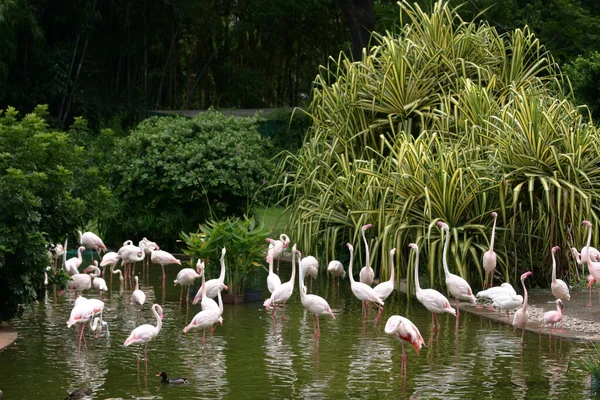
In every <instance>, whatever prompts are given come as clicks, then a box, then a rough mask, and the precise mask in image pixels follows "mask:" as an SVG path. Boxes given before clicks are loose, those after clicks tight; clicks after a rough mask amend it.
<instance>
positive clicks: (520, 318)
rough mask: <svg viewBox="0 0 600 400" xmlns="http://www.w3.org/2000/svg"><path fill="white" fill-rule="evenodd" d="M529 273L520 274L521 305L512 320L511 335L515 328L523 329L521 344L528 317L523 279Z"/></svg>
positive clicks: (525, 288) (529, 273)
mask: <svg viewBox="0 0 600 400" xmlns="http://www.w3.org/2000/svg"><path fill="white" fill-rule="evenodd" d="M530 275H532V273H531V271H527V272H525V273H524V274H523V275H521V285H523V306H522V307H521V308H519V309H518V310H517V311H515V315H514V316H513V322H512V325H513V326H514V329H513V335H514V334H515V333H516V331H517V328H520V329H522V331H523V332H521V344H523V337H524V335H525V327H526V326H527V318H528V317H529V313H528V312H527V287H525V279H527V277H528V276H530Z"/></svg>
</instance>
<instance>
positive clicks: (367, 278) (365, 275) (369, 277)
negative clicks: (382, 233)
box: [359, 224, 375, 286]
mask: <svg viewBox="0 0 600 400" xmlns="http://www.w3.org/2000/svg"><path fill="white" fill-rule="evenodd" d="M372 227H373V225H371V224H366V225H363V227H362V228H361V231H362V237H363V240H364V242H365V266H364V267H363V268H362V269H361V270H360V274H359V279H360V281H361V282H362V283H364V284H366V285H369V286H371V285H372V284H373V279H375V271H373V268H371V263H370V257H369V243H368V242H367V237H366V236H365V231H366V230H367V229H369V228H372Z"/></svg>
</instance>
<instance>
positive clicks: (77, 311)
mask: <svg viewBox="0 0 600 400" xmlns="http://www.w3.org/2000/svg"><path fill="white" fill-rule="evenodd" d="M93 317H94V306H93V305H92V303H89V302H87V301H79V302H77V303H76V304H75V305H74V306H73V309H72V310H71V315H70V316H69V319H68V320H67V328H70V327H72V326H73V325H81V330H80V333H79V351H81V340H82V339H83V342H84V343H85V346H86V348H87V341H86V340H85V335H84V332H83V330H84V328H85V324H86V323H87V322H89V321H90V320H91V319H92V318H93Z"/></svg>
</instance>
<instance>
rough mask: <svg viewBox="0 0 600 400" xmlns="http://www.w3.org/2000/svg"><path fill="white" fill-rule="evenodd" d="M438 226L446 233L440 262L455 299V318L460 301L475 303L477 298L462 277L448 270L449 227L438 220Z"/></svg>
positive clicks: (458, 310) (447, 284) (457, 314)
mask: <svg viewBox="0 0 600 400" xmlns="http://www.w3.org/2000/svg"><path fill="white" fill-rule="evenodd" d="M438 226H439V227H440V228H442V230H443V231H444V232H445V233H446V241H445V243H444V251H443V255H442V263H443V266H444V275H446V286H447V287H448V290H449V291H450V294H451V295H452V297H454V298H455V299H456V318H459V317H460V301H461V300H468V301H470V302H471V303H473V304H475V303H477V298H476V297H475V296H473V291H472V290H471V286H470V285H469V283H468V282H467V281H466V280H464V279H463V278H462V277H460V276H458V275H455V274H451V273H450V270H449V269H448V261H447V260H448V259H447V253H448V243H449V242H450V228H449V227H448V224H446V223H444V222H442V221H439V222H438ZM442 236H443V235H442Z"/></svg>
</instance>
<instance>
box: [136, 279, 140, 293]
mask: <svg viewBox="0 0 600 400" xmlns="http://www.w3.org/2000/svg"><path fill="white" fill-rule="evenodd" d="M135 290H140V284H139V281H138V277H137V276H136V277H135Z"/></svg>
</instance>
